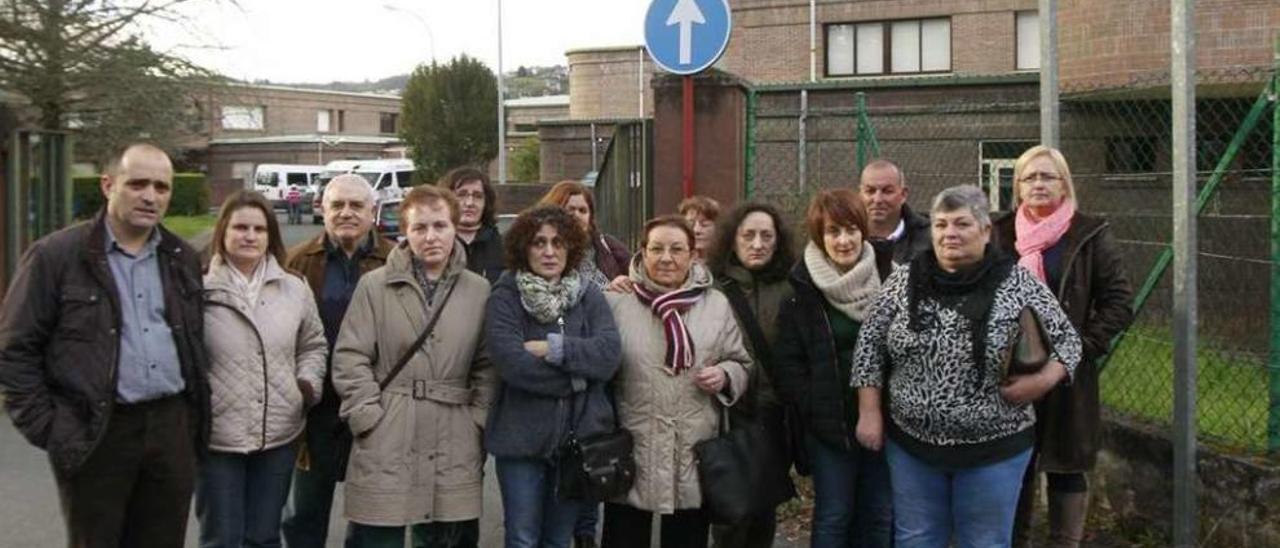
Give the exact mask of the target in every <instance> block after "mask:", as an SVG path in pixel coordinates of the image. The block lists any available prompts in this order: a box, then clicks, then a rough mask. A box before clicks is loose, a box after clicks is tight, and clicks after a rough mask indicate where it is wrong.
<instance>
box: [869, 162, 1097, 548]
mask: <svg viewBox="0 0 1280 548" xmlns="http://www.w3.org/2000/svg"><path fill="white" fill-rule="evenodd" d="M987 204H988V202H987V198H986V196H985V195H984V194H983V193H982V191H981V190H979V189H978V188H977V187H973V186H958V187H952V188H949V189H947V190H944V191H942V193H940V194H939V195H938V196H937V197H936V198H934V202H933V208H932V211H931V213H932V220H931V223H932V238H933V253H925V254H922V255H921V256H919V257H917V258H916V259H915V260H913V261H912V262H911V263H910V264H909V265H907V266H904V267H900V268H899V269H898V270H897V271H896V272H894V274H893V275H892V276H890V277H889V279H888V280H887V281H886V283H885V288H884V289H883V292H882V293H881V295H880V298H879V300H878V301H877V303H876V307H875V310H874V311H873V312H872V314H871V317H870V318H869V319H868V320H867V322H866V323H865V324H864V325H863V327H862V336H861V338H860V339H859V341H858V348H857V351H856V352H855V354H854V372H853V381H852V384H853V386H854V387H856V388H857V389H858V407H859V418H858V425H857V432H856V436H857V438H858V441H859V442H860V443H862V444H863V445H864V446H866V447H868V448H871V449H879V448H880V447H881V446H884V447H885V451H886V454H887V456H888V460H889V469H890V478H891V484H892V489H893V505H894V520H895V523H894V530H895V532H894V536H895V540H896V545H897V546H898V547H899V548H911V547H945V546H947V545H948V544H949V543H954V545H955V546H957V547H958V548H965V547H970V546H975V547H976V546H983V547H991V546H1009V545H1010V541H1011V534H1012V528H1013V516H1014V509H1015V507H1016V505H1017V501H1018V492H1019V489H1020V488H1021V483H1022V475H1023V472H1024V471H1025V470H1026V467H1027V463H1028V461H1029V459H1030V456H1031V447H1032V444H1033V443H1034V441H1035V436H1034V429H1033V428H1032V427H1033V426H1034V424H1035V412H1034V410H1033V409H1032V407H1031V406H1030V405H1029V404H1030V403H1031V402H1032V401H1034V400H1036V399H1037V398H1039V397H1040V396H1042V395H1044V394H1045V393H1046V392H1048V391H1049V390H1050V389H1051V388H1053V387H1054V386H1056V385H1057V384H1058V383H1060V382H1069V380H1070V376H1071V374H1072V372H1073V371H1074V370H1075V368H1076V365H1077V364H1078V363H1079V362H1080V353H1081V349H1080V338H1079V337H1078V336H1077V335H1076V332H1075V329H1074V328H1072V327H1071V324H1070V322H1069V321H1068V320H1067V317H1066V315H1065V314H1063V312H1062V309H1061V307H1060V306H1059V305H1058V301H1057V299H1055V298H1054V296H1053V294H1052V293H1050V292H1049V290H1048V289H1046V288H1045V287H1044V285H1043V284H1041V283H1040V282H1039V281H1037V280H1036V279H1035V278H1034V277H1033V276H1032V275H1031V274H1030V273H1029V272H1027V271H1026V270H1024V269H1023V268H1022V267H1019V266H1017V265H1016V264H1015V263H1014V262H1013V260H1012V259H1011V258H1009V257H1008V256H1006V255H1004V254H1002V253H1000V252H999V251H998V250H996V249H995V248H994V247H993V246H991V245H989V242H990V237H991V219H990V216H989V215H988V213H987V209H988V205H987ZM1027 307H1030V308H1031V309H1032V310H1033V311H1034V312H1035V313H1036V315H1037V316H1038V318H1039V319H1040V321H1041V322H1042V323H1043V326H1044V328H1045V331H1046V333H1047V334H1048V338H1049V343H1050V344H1049V346H1050V347H1051V355H1050V361H1049V362H1048V363H1047V364H1046V365H1045V366H1044V368H1043V369H1041V370H1040V372H1038V373H1036V374H1032V375H1024V376H1020V377H1011V378H1007V379H1006V378H1004V377H1003V375H1002V373H1001V371H1002V369H1001V364H1002V363H1003V362H1004V361H1005V359H1006V356H1007V355H1008V354H1009V351H1010V349H1011V348H1012V345H1013V344H1014V343H1015V341H1016V339H1017V335H1018V316H1019V314H1020V313H1021V311H1022V310H1023V308H1027ZM886 385H887V388H888V401H889V403H888V406H887V407H888V417H887V419H888V420H885V419H886V418H885V417H884V416H883V415H882V413H881V388H882V387H883V386H886Z"/></svg>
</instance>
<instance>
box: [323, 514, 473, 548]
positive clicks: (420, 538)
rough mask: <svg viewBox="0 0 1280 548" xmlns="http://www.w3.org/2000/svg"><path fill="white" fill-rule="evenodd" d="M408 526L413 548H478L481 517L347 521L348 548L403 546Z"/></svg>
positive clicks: (402, 547)
mask: <svg viewBox="0 0 1280 548" xmlns="http://www.w3.org/2000/svg"><path fill="white" fill-rule="evenodd" d="M405 529H409V530H410V533H411V534H412V536H413V548H475V547H476V545H478V544H479V543H480V520H477V519H471V520H466V521H445V522H432V523H419V524H417V525H413V526H410V527H380V526H376V525H364V524H360V523H356V522H351V523H349V524H347V540H346V543H345V544H344V545H343V546H345V548H404V533H405Z"/></svg>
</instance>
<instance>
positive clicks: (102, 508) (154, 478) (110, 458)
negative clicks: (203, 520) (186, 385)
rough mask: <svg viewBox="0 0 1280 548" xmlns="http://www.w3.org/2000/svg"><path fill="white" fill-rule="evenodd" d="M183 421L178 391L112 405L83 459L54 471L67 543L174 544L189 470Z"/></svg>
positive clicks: (191, 454)
mask: <svg viewBox="0 0 1280 548" xmlns="http://www.w3.org/2000/svg"><path fill="white" fill-rule="evenodd" d="M191 428H192V427H191V418H190V410H189V409H188V407H187V403H186V401H185V400H184V399H183V398H181V397H176V396H175V397H170V398H164V399H160V400H156V401H152V402H145V403H141V404H134V405H125V404H117V405H116V407H115V410H114V412H113V413H112V416H111V420H110V422H109V423H108V424H107V429H106V432H105V433H104V434H103V436H102V441H101V442H100V443H99V444H98V447H97V448H96V449H94V451H93V453H92V454H90V455H89V458H88V460H87V461H85V463H84V465H83V466H82V467H81V468H80V469H79V470H77V471H76V472H75V473H74V474H73V475H71V476H70V477H62V475H60V474H58V473H57V472H56V471H55V473H54V477H55V479H56V481H57V483H58V498H59V500H60V501H61V504H62V516H63V519H64V520H65V522H66V527H67V545H68V546H70V547H72V548H94V547H98V546H101V547H104V548H107V547H110V548H116V547H120V546H128V547H130V548H145V547H150V546H155V547H157V548H172V547H174V546H182V544H183V541H184V539H185V537H186V532H187V514H188V512H189V511H190V508H191V492H192V489H194V486H195V475H196V455H195V443H194V442H193V438H192V430H191Z"/></svg>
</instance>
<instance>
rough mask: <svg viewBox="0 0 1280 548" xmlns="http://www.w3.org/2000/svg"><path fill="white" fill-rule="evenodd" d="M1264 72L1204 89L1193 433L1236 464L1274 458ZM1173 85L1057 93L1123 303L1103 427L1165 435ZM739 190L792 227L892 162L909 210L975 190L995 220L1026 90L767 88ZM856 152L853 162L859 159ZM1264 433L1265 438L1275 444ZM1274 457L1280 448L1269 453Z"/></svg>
mask: <svg viewBox="0 0 1280 548" xmlns="http://www.w3.org/2000/svg"><path fill="white" fill-rule="evenodd" d="M1272 80H1273V73H1272V72H1271V71H1264V70H1239V71H1220V72H1204V73H1201V74H1200V75H1199V82H1200V85H1199V87H1198V96H1199V100H1198V103H1197V110H1198V116H1197V143H1198V160H1197V167H1198V171H1199V181H1200V187H1201V188H1202V189H1204V190H1203V193H1202V196H1203V199H1202V203H1203V204H1204V206H1203V210H1202V211H1201V214H1200V228H1199V231H1200V232H1199V234H1200V257H1199V260H1200V278H1199V288H1198V291H1199V302H1200V327H1199V334H1200V340H1199V349H1198V351H1199V360H1200V361H1199V364H1200V365H1199V367H1200V369H1199V414H1200V419H1199V426H1200V432H1201V433H1202V439H1203V440H1204V441H1207V442H1213V443H1215V444H1217V445H1219V446H1224V447H1227V448H1230V449H1234V450H1237V451H1245V452H1250V453H1260V452H1263V451H1264V450H1265V449H1266V448H1267V446H1268V435H1267V425H1268V409H1269V407H1270V401H1269V386H1270V385H1271V384H1272V383H1274V382H1277V379H1280V372H1276V373H1272V374H1269V372H1268V367H1267V363H1268V360H1267V357H1268V350H1269V346H1268V345H1269V343H1270V340H1271V338H1272V337H1271V328H1270V321H1269V318H1270V314H1271V303H1270V299H1269V298H1268V295H1269V293H1270V277H1271V268H1272V257H1271V253H1272V250H1271V248H1272V235H1271V215H1272V208H1273V200H1272V174H1273V169H1274V166H1273V162H1274V161H1275V160H1273V154H1274V152H1275V147H1276V145H1277V143H1276V142H1275V138H1274V132H1275V128H1274V109H1275V100H1274V90H1272V89H1271V87H1270V86H1271V82H1272ZM1168 90H1169V85H1168V79H1167V77H1164V78H1160V77H1156V78H1152V79H1150V80H1148V81H1142V82H1137V81H1135V82H1132V83H1131V84H1130V85H1127V86H1125V87H1124V88H1123V89H1120V90H1116V89H1115V88H1110V89H1106V90H1104V89H1064V90H1062V100H1063V106H1062V113H1061V118H1062V126H1061V134H1062V147H1061V148H1062V150H1063V152H1064V154H1065V155H1066V157H1067V159H1068V161H1069V163H1070V165H1071V169H1072V174H1073V176H1074V181H1075V186H1076V188H1077V191H1078V193H1079V200H1080V206H1081V209H1082V210H1083V211H1086V212H1090V213H1096V214H1100V215H1103V216H1105V217H1106V218H1107V219H1108V221H1109V222H1110V223H1111V225H1112V230H1113V235H1114V236H1115V237H1116V238H1117V239H1118V240H1119V243H1120V245H1121V250H1122V253H1123V255H1124V258H1125V267H1126V270H1127V272H1128V275H1129V277H1130V278H1131V281H1132V284H1133V286H1134V289H1135V290H1139V289H1142V290H1143V291H1142V292H1141V295H1140V296H1141V300H1142V302H1141V303H1140V304H1141V305H1142V306H1141V310H1140V311H1139V313H1138V316H1137V321H1135V323H1134V325H1133V327H1132V328H1131V329H1130V330H1129V331H1128V333H1127V334H1126V336H1125V337H1124V339H1123V340H1122V342H1120V344H1119V346H1118V347H1117V348H1116V349H1115V351H1114V352H1113V354H1112V356H1111V358H1110V359H1109V360H1108V361H1107V362H1106V363H1107V366H1106V369H1105V371H1104V374H1103V378H1102V386H1103V394H1102V396H1103V401H1104V404H1105V406H1106V407H1108V408H1109V409H1110V410H1111V411H1113V412H1118V413H1122V414H1124V415H1125V416H1128V417H1131V418H1134V419H1139V420H1143V421H1148V422H1152V423H1156V424H1162V425H1164V424H1169V423H1170V421H1171V418H1172V407H1173V359H1172V351H1173V343H1172V333H1171V329H1170V326H1171V318H1172V312H1171V311H1172V302H1173V299H1172V289H1171V288H1172V274H1171V272H1168V271H1167V270H1168V269H1167V268H1166V267H1167V266H1168V265H1167V264H1166V265H1164V266H1163V267H1162V266H1160V265H1161V264H1162V262H1163V261H1167V260H1168V259H1169V258H1171V255H1169V256H1168V257H1165V258H1164V259H1163V260H1162V255H1163V254H1165V253H1171V252H1168V251H1167V250H1169V249H1170V244H1171V242H1172V228H1171V226H1172V224H1171V212H1172V204H1171V195H1172V192H1171V188H1172V187H1171V185H1172V173H1171V150H1172V146H1171V137H1170V135H1171V119H1170V112H1171V107H1170V101H1169V95H1168ZM748 105H749V107H748V108H749V112H748V130H747V131H748V144H747V162H748V170H747V173H748V177H747V181H746V192H747V194H748V195H749V196H751V197H752V198H754V199H759V200H765V201H769V202H771V203H774V204H776V205H778V206H780V207H781V208H783V209H784V210H785V212H786V213H787V214H788V215H789V217H790V218H791V219H793V220H794V221H796V222H799V220H800V219H801V218H802V217H803V214H804V208H805V207H806V206H807V204H808V201H809V198H810V197H811V196H812V194H813V193H814V192H815V191H816V190H818V189H821V188H826V187H832V186H854V185H856V184H857V180H858V173H859V171H860V167H861V165H863V164H864V163H865V162H866V161H869V160H870V159H872V158H874V157H876V156H881V157H885V158H890V159H892V160H894V161H895V162H898V163H899V164H900V165H901V166H902V167H903V171H904V173H905V174H906V177H907V182H908V185H909V188H910V198H909V203H910V205H911V206H912V207H914V208H917V209H924V208H925V207H926V206H927V204H928V201H929V199H930V198H931V197H932V196H933V195H934V194H936V193H937V192H938V191H939V190H941V189H943V188H946V187H948V186H952V185H957V184H978V185H980V186H982V188H983V189H984V190H986V191H987V193H988V196H989V197H990V199H991V205H992V209H993V210H995V211H1007V210H1008V209H1009V208H1010V206H1011V203H1012V198H1013V195H1012V193H1013V165H1014V161H1015V160H1016V159H1017V157H1018V156H1019V155H1020V154H1021V153H1022V152H1023V151H1024V150H1026V149H1027V148H1029V147H1031V146H1033V145H1035V144H1037V143H1038V141H1039V106H1038V105H1039V102H1038V84H1037V79H1036V77H1035V75H1012V76H1008V77H1001V78H963V77H957V78H953V79H950V80H943V81H941V82H939V81H936V80H934V81H929V80H921V81H920V82H916V83H908V84H904V85H901V87H895V88H892V89H890V88H866V87H864V88H862V89H839V88H832V87H829V86H823V85H821V84H819V85H817V86H809V87H808V88H807V89H801V88H798V87H791V88H783V87H772V88H770V87H762V88H757V89H756V90H754V91H753V92H752V97H751V98H750V100H749V101H748ZM860 146H861V149H860ZM1273 435H1274V434H1273ZM1276 441H1280V436H1276V437H1275V439H1273V443H1274V442H1276Z"/></svg>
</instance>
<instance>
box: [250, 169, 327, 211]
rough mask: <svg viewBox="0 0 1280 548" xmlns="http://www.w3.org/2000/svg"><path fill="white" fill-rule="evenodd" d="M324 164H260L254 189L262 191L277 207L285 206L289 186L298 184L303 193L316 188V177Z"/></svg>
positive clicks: (255, 173)
mask: <svg viewBox="0 0 1280 548" xmlns="http://www.w3.org/2000/svg"><path fill="white" fill-rule="evenodd" d="M323 169H324V167H322V166H312V165H297V164H258V167H257V169H255V170H254V175H253V189H254V190H256V191H258V192H260V193H262V195H263V196H266V198H267V199H268V200H270V201H271V203H272V204H273V205H275V206H276V207H284V197H285V194H287V193H288V192H289V187H293V186H296V187H298V188H300V189H302V192H303V193H307V192H312V191H314V190H315V184H316V179H317V178H318V177H319V176H320V172H321V171H322V170H323Z"/></svg>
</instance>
